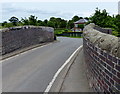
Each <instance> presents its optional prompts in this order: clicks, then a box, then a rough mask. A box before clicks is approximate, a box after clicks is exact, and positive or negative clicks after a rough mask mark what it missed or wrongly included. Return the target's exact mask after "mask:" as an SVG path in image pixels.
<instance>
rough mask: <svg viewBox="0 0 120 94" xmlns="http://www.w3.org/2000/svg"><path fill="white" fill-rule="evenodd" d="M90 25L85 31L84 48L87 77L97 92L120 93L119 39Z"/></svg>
mask: <svg viewBox="0 0 120 94" xmlns="http://www.w3.org/2000/svg"><path fill="white" fill-rule="evenodd" d="M93 27H94V25H93V24H91V25H88V26H86V27H85V29H84V31H85V32H84V34H83V48H84V56H85V65H86V67H87V69H86V72H87V77H88V79H89V83H90V85H91V87H92V88H94V90H95V91H97V92H110V93H111V94H112V93H113V92H120V43H119V42H118V40H119V39H118V38H117V37H115V36H112V35H109V34H104V33H101V32H99V31H97V30H95V29H93Z"/></svg>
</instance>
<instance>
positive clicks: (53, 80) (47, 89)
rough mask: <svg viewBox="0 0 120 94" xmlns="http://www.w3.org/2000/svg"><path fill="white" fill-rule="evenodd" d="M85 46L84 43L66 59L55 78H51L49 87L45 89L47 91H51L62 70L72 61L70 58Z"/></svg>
mask: <svg viewBox="0 0 120 94" xmlns="http://www.w3.org/2000/svg"><path fill="white" fill-rule="evenodd" d="M82 47H83V45H81V46H79V47H78V48H77V49H76V50H75V51H74V52H73V53H72V55H71V56H70V57H69V58H68V59H67V60H66V61H65V63H64V64H63V65H62V66H61V67H60V68H59V69H58V71H57V72H56V73H55V75H54V77H53V79H52V80H51V82H50V83H49V84H48V86H47V88H46V89H45V91H44V92H45V93H46V92H49V91H50V89H51V87H52V85H53V84H54V82H55V80H56V78H57V77H58V75H59V74H60V72H61V71H62V70H63V68H64V67H65V66H66V65H67V64H68V63H69V62H70V60H71V59H72V58H73V56H74V55H75V54H76V53H77V52H78V51H79V50H80V49H81V48H82Z"/></svg>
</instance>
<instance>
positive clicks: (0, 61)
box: [0, 43, 52, 63]
mask: <svg viewBox="0 0 120 94" xmlns="http://www.w3.org/2000/svg"><path fill="white" fill-rule="evenodd" d="M50 44H52V43H48V44H46V45H43V46H40V47H36V48H33V49H31V50H28V51H25V52H22V53H20V54H17V55H15V56H12V57H9V58H7V59H4V60H0V63H2V62H4V61H8V60H10V59H12V58H15V57H17V56H20V55H23V54H26V53H28V52H31V51H34V50H36V49H39V48H42V47H45V46H48V45H50Z"/></svg>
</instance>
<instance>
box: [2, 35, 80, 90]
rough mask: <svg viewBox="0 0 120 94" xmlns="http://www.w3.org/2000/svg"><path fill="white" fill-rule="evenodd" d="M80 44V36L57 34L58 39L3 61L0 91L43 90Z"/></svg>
mask: <svg viewBox="0 0 120 94" xmlns="http://www.w3.org/2000/svg"><path fill="white" fill-rule="evenodd" d="M80 45H82V39H80V38H67V37H59V38H58V42H54V43H51V44H48V45H46V46H44V47H39V48H37V49H35V50H31V51H27V53H25V54H22V55H19V56H16V57H13V58H11V59H9V60H5V61H3V62H2V91H3V92H44V90H45V89H46V87H47V86H48V84H49V82H50V81H51V80H52V78H53V76H54V74H55V73H56V72H57V70H58V69H59V68H60V67H61V66H62V65H63V64H64V63H65V61H66V60H67V59H68V58H69V57H70V55H71V54H72V53H73V52H74V51H75V50H76V49H77V48H78V47H79V46H80Z"/></svg>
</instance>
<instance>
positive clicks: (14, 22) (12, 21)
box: [9, 16, 19, 26]
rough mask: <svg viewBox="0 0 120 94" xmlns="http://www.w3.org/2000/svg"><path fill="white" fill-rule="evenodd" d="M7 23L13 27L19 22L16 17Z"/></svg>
mask: <svg viewBox="0 0 120 94" xmlns="http://www.w3.org/2000/svg"><path fill="white" fill-rule="evenodd" d="M9 21H10V22H11V23H13V25H14V26H17V23H18V22H19V19H18V18H17V17H14V16H13V17H11V18H10V19H9Z"/></svg>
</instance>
